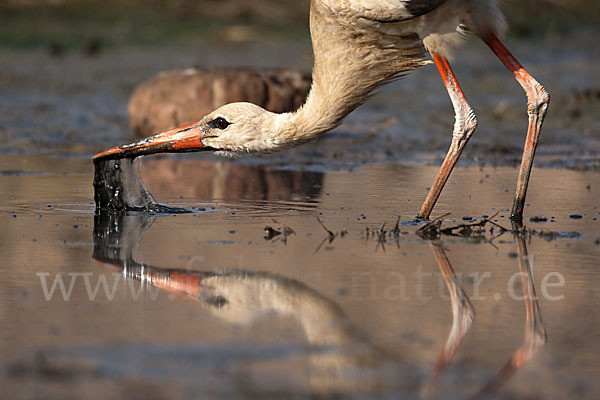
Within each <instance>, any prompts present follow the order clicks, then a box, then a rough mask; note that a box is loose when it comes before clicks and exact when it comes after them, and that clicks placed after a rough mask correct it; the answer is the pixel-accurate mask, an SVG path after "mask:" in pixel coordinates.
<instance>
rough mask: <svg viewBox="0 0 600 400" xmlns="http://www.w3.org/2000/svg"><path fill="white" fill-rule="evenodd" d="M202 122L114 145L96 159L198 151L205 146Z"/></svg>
mask: <svg viewBox="0 0 600 400" xmlns="http://www.w3.org/2000/svg"><path fill="white" fill-rule="evenodd" d="M203 136H204V132H203V131H202V124H201V122H194V123H192V124H188V125H184V126H180V127H179V128H175V129H171V130H169V131H166V132H163V133H159V134H158V135H154V136H150V137H148V138H145V139H142V140H140V141H138V142H135V143H131V144H125V145H122V146H117V147H113V148H112V149H108V150H106V151H103V152H102V153H98V154H96V155H95V156H94V160H96V159H116V158H134V157H139V156H144V155H148V154H155V153H179V152H185V151H198V150H201V149H202V148H203V147H205V146H204V143H202V138H203Z"/></svg>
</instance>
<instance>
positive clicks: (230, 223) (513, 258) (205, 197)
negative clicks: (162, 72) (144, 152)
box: [0, 154, 600, 398]
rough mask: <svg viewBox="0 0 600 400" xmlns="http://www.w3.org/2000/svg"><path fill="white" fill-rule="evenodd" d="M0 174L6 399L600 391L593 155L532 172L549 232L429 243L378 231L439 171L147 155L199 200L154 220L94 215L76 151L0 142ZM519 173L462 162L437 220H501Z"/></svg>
mask: <svg viewBox="0 0 600 400" xmlns="http://www.w3.org/2000/svg"><path fill="white" fill-rule="evenodd" d="M0 170H2V171H4V172H3V173H2V174H1V175H0V183H1V184H0V187H2V188H3V189H4V190H2V191H1V192H0V200H1V201H0V204H1V207H0V220H1V223H0V237H1V238H2V242H1V243H2V245H1V246H0V257H1V259H2V260H3V263H2V267H1V268H0V288H1V291H0V320H1V321H2V330H0V338H1V339H0V360H1V361H0V387H2V391H3V392H4V393H5V394H10V397H13V398H31V397H39V396H43V397H50V398H64V397H86V398H106V397H113V396H128V397H131V396H138V397H144V398H147V397H151V398H172V397H183V398H214V397H216V396H228V397H233V398H239V397H242V396H244V397H250V398H265V397H267V398H269V397H273V398H279V397H282V396H289V397H294V398H296V397H299V398H302V397H308V396H311V395H312V396H331V395H334V394H338V395H340V396H343V397H356V398H371V397H373V398H388V397H389V398H392V397H394V398H397V397H404V398H440V397H443V398H468V397H471V396H476V397H486V395H490V396H498V397H500V398H565V397H567V396H572V395H573V394H574V393H575V394H577V396H578V397H581V398H583V397H587V398H597V396H598V395H599V394H600V384H599V383H598V381H597V379H596V378H595V377H597V376H598V373H600V348H599V345H598V341H597V338H598V333H600V318H599V317H598V313H597V309H598V307H599V306H600V297H599V296H598V292H597V287H598V285H599V284H600V273H599V270H598V268H597V266H598V260H599V259H600V245H599V244H598V239H599V238H600V221H598V218H600V209H599V208H598V207H599V206H600V204H598V198H599V196H598V190H599V188H600V176H599V175H598V174H597V173H595V172H579V171H571V170H557V169H544V168H536V169H535V170H534V172H533V177H532V185H531V189H530V193H529V197H528V205H527V207H526V209H525V212H526V219H525V221H526V227H527V228H529V229H530V230H536V231H542V230H548V231H553V232H557V233H559V234H558V235H555V236H556V237H555V238H554V239H553V240H548V239H550V236H549V235H546V236H540V235H536V234H531V235H525V236H518V235H513V234H512V233H510V232H505V233H503V234H500V232H499V230H498V229H497V228H496V229H495V230H494V232H490V228H491V226H490V225H488V226H487V227H486V233H485V237H476V238H474V237H470V238H461V237H451V236H443V237H442V238H441V240H437V241H435V242H429V241H426V240H423V239H421V238H420V237H419V236H418V235H417V234H416V233H415V232H416V230H417V229H418V228H419V226H416V225H414V224H410V223H401V224H400V225H399V227H398V232H397V233H396V234H394V233H390V231H392V230H393V229H394V226H395V222H396V220H397V218H398V217H400V220H401V221H403V222H409V221H411V219H412V218H413V216H414V215H415V214H416V212H417V210H418V208H419V206H420V202H421V201H422V200H423V198H424V197H425V195H426V188H427V187H428V186H429V185H430V184H431V182H432V180H433V177H434V175H435V173H436V172H437V171H436V170H437V168H436V167H419V166H414V165H413V166H410V165H403V164H400V163H381V164H373V165H368V166H356V167H354V168H352V169H343V170H324V169H322V168H316V167H314V166H312V167H311V165H304V166H303V165H297V166H295V167H293V168H290V167H289V166H283V165H280V164H277V163H276V162H273V161H271V162H267V161H264V160H263V161H260V160H254V161H252V160H249V161H244V160H241V161H237V162H231V161H213V160H207V159H204V158H202V157H201V156H198V157H180V156H173V157H164V158H161V157H156V156H153V157H148V158H146V159H145V161H144V165H143V169H142V176H143V178H144V182H145V184H146V186H147V187H148V189H149V190H150V192H151V193H152V194H153V195H154V196H155V197H156V198H157V200H159V201H160V202H163V203H166V204H168V205H175V206H182V207H185V208H189V209H193V210H194V211H195V212H194V213H192V214H180V215H177V216H175V215H160V216H156V217H149V216H143V215H130V216H124V217H123V216H121V217H119V216H106V215H100V216H95V215H94V205H93V191H92V178H93V168H92V164H91V161H90V160H89V159H85V158H57V157H53V156H49V155H36V154H30V155H6V156H4V157H3V158H2V159H1V160H0ZM515 179H516V170H515V169H513V168H510V167H498V168H492V167H483V168H479V167H467V168H459V169H457V170H456V171H455V173H454V174H453V175H452V177H451V180H450V182H449V184H448V186H447V188H446V190H445V191H444V193H443V195H442V197H441V199H440V202H439V204H438V206H437V207H436V209H435V216H437V215H442V214H444V213H446V212H451V213H452V214H451V215H450V216H449V217H446V219H445V222H444V224H443V226H452V225H457V224H461V223H467V222H468V221H466V220H463V218H464V217H472V218H474V219H475V220H477V221H479V220H481V218H482V216H483V215H488V216H494V214H496V213H498V214H497V215H496V216H494V217H493V220H494V221H497V223H498V224H499V225H501V226H504V227H505V228H510V221H509V220H508V214H509V213H508V210H507V208H508V207H509V206H510V204H511V200H512V195H513V186H514V181H515ZM573 214H578V215H581V217H582V218H574V217H572V216H573ZM532 216H544V217H546V218H547V222H542V223H533V222H529V218H530V217H532ZM317 218H319V220H320V221H322V222H323V224H324V225H325V227H326V228H327V229H328V230H329V231H331V233H332V234H333V236H332V237H330V235H329V233H328V232H327V231H326V230H325V229H324V228H323V227H322V226H321V225H320V224H319V222H318V220H317ZM467 219H468V218H467ZM469 221H470V220H469ZM384 223H385V227H384V228H383V230H385V231H388V233H386V234H382V235H379V234H378V231H379V230H380V229H381V227H382V224H384ZM265 227H270V228H272V230H275V231H281V232H284V230H285V228H286V227H289V228H290V229H287V230H285V231H286V233H285V234H283V233H282V234H280V235H275V236H274V237H272V238H271V239H265V237H264V236H265ZM367 228H368V231H367ZM292 231H293V232H292ZM571 232H577V234H572V233H571ZM569 233H571V234H569ZM497 235H499V236H497ZM496 236H497V237H496ZM524 257H526V258H524ZM61 281H62V283H63V285H64V287H63V288H64V292H63V291H62V290H63V288H61V286H60V282H61ZM99 282H100V283H99ZM55 283H56V286H53V285H55ZM104 284H105V285H104ZM98 285H99V286H98ZM52 288H54V289H52ZM533 290H534V291H535V293H537V297H538V300H537V301H534V300H527V301H524V300H523V298H522V293H523V292H528V293H531V291H533ZM448 293H452V294H453V295H452V296H449V295H448ZM546 338H547V342H546ZM2 397H5V396H4V395H3V396H2Z"/></svg>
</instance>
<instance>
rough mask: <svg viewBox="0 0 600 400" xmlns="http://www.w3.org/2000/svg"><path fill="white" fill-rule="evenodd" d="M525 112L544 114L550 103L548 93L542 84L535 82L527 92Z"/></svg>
mask: <svg viewBox="0 0 600 400" xmlns="http://www.w3.org/2000/svg"><path fill="white" fill-rule="evenodd" d="M527 100H528V101H527V112H528V114H529V115H532V114H533V115H544V114H545V113H546V110H547V109H548V105H549V104H550V94H548V92H547V91H546V89H544V87H543V86H542V85H540V84H539V83H537V82H535V83H534V84H533V85H532V87H531V89H530V90H529V91H528V92H527Z"/></svg>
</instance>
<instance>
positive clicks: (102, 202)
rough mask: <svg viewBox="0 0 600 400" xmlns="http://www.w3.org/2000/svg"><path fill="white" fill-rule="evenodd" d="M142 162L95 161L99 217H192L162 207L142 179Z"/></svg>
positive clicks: (179, 211) (174, 209)
mask: <svg viewBox="0 0 600 400" xmlns="http://www.w3.org/2000/svg"><path fill="white" fill-rule="evenodd" d="M140 167H141V158H125V159H106V158H98V159H94V201H95V203H96V212H97V213H111V214H126V213H128V212H140V213H144V214H174V213H175V214H177V213H191V212H192V211H190V210H187V209H185V208H173V207H167V206H164V205H161V204H159V203H158V202H157V201H156V200H155V199H154V197H153V196H152V195H151V194H150V192H148V190H147V189H146V187H145V186H144V183H143V182H142V178H141V176H140Z"/></svg>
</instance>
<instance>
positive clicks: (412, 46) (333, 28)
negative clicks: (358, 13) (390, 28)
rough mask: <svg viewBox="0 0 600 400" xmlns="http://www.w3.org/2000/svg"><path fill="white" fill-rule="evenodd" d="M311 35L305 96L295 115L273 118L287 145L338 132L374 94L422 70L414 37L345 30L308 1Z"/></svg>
mask: <svg viewBox="0 0 600 400" xmlns="http://www.w3.org/2000/svg"><path fill="white" fill-rule="evenodd" d="M310 34H311V38H312V45H313V54H314V60H315V63H314V68H313V74H312V86H311V89H310V93H309V94H308V97H307V99H306V103H305V104H304V105H303V106H302V107H301V108H300V109H299V110H298V111H296V112H294V113H288V114H281V115H279V116H277V120H276V124H275V128H276V129H277V131H279V132H280V133H281V135H282V138H285V142H287V143H296V142H302V141H307V140H310V139H313V138H314V137H316V136H318V135H319V134H321V133H323V132H326V131H328V130H330V129H333V128H335V127H337V126H339V125H340V124H341V123H342V121H343V119H344V118H345V117H346V116H347V115H348V114H349V113H350V112H352V111H353V110H354V109H355V108H357V107H358V106H359V105H361V104H362V103H363V102H365V101H366V100H367V98H368V97H369V94H370V93H371V92H372V91H373V90H374V89H376V88H377V87H379V86H381V85H383V84H385V83H386V82H388V81H390V80H391V79H393V78H394V77H396V76H397V75H398V74H399V73H402V72H406V71H410V70H413V69H415V68H418V67H420V66H422V65H425V64H427V61H424V56H425V48H424V47H423V45H422V43H421V41H420V40H419V38H418V36H417V35H416V34H414V33H411V32H406V33H404V32H395V33H394V34H393V35H391V36H389V35H388V34H387V33H386V32H382V31H378V29H377V28H376V27H374V26H370V25H366V26H361V25H359V24H346V23H344V21H343V20H342V21H340V19H339V18H337V16H336V15H334V14H332V11H331V10H330V9H329V8H327V7H325V6H324V5H323V3H322V2H320V1H315V0H313V1H311V9H310ZM281 142H283V140H282V141H281Z"/></svg>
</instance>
